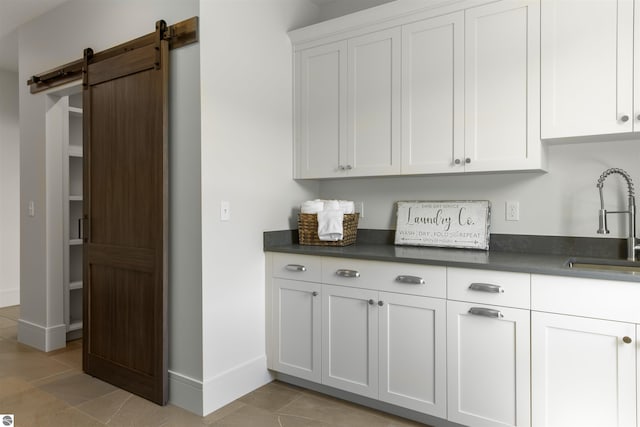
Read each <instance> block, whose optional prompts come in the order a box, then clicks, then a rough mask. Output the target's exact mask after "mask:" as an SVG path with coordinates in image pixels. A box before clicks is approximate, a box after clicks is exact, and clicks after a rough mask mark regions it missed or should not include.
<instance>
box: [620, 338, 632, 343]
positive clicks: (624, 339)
mask: <svg viewBox="0 0 640 427" xmlns="http://www.w3.org/2000/svg"><path fill="white" fill-rule="evenodd" d="M622 341H623V342H624V343H625V344H631V338H630V337H624V338H622Z"/></svg>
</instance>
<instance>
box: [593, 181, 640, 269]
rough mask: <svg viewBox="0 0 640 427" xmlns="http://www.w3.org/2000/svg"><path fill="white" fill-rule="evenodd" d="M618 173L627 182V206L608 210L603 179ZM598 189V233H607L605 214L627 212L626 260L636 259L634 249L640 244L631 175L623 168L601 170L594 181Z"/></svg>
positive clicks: (639, 247) (639, 246)
mask: <svg viewBox="0 0 640 427" xmlns="http://www.w3.org/2000/svg"><path fill="white" fill-rule="evenodd" d="M613 174H618V175H621V176H622V177H623V178H624V179H625V181H626V182H627V191H628V193H629V194H628V208H627V210H626V211H610V212H608V211H607V210H606V209H605V208H604V196H603V189H604V181H605V179H607V177H608V176H610V175H613ZM596 187H598V191H599V192H600V210H599V211H598V230H597V233H598V234H609V229H608V228H607V215H608V214H614V213H615V214H627V215H628V216H629V230H628V231H629V233H628V236H627V260H629V261H636V250H638V249H640V245H637V244H636V198H635V190H634V186H633V181H632V179H631V176H630V175H629V174H628V173H627V171H625V170H624V169H620V168H610V169H607V170H605V171H604V172H602V175H600V178H598V182H597V183H596Z"/></svg>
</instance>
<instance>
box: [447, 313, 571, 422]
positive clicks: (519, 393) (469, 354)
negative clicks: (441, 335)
mask: <svg viewBox="0 0 640 427" xmlns="http://www.w3.org/2000/svg"><path fill="white" fill-rule="evenodd" d="M472 309H473V311H474V312H476V313H478V314H472V313H471V312H470V311H471V310H472ZM486 310H493V311H486ZM498 313H500V314H501V315H502V316H503V317H499V315H498ZM490 316H498V317H490ZM529 325H530V321H529V311H528V310H522V309H514V308H504V307H496V306H487V305H477V304H469V303H463V302H455V301H448V302H447V371H448V405H449V408H448V419H449V420H450V421H454V422H457V423H460V424H464V425H471V426H475V427H484V426H528V425H530V418H531V417H530V393H529V387H530V353H529V349H530V346H529V337H530V330H529ZM568 425H570V424H566V426H568Z"/></svg>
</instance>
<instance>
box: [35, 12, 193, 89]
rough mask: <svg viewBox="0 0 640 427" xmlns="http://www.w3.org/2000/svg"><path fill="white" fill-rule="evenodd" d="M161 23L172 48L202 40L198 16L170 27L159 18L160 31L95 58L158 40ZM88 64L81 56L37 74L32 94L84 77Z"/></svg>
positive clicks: (102, 57)
mask: <svg viewBox="0 0 640 427" xmlns="http://www.w3.org/2000/svg"><path fill="white" fill-rule="evenodd" d="M158 25H160V28H161V29H162V33H161V34H162V38H163V39H164V40H168V41H169V50H173V49H178V48H180V47H183V46H187V45H189V44H192V43H197V42H198V17H197V16H194V17H192V18H189V19H186V20H184V21H181V22H178V23H176V24H173V25H170V26H167V25H166V24H165V23H164V21H158V23H156V31H154V32H152V33H149V34H147V35H144V36H142V37H138V38H137V39H134V40H131V41H128V42H126V43H123V44H121V45H118V46H115V47H112V48H110V49H107V50H104V51H102V52H98V53H94V54H93V55H92V57H93V58H95V59H106V58H110V57H113V56H117V55H119V54H121V53H123V52H126V51H129V50H132V49H136V48H138V47H140V46H145V45H148V44H153V43H157V39H158ZM84 66H85V58H81V59H78V60H75V61H73V62H69V63H67V64H64V65H61V66H59V67H57V68H54V69H52V70H49V71H45V72H42V73H39V74H36V75H34V76H32V77H31V78H30V79H29V80H28V81H27V85H28V86H29V87H30V91H31V93H32V94H33V93H38V92H43V91H45V90H48V89H51V88H54V87H58V86H62V85H64V84H67V83H69V82H72V81H75V80H80V79H82V72H83V69H84Z"/></svg>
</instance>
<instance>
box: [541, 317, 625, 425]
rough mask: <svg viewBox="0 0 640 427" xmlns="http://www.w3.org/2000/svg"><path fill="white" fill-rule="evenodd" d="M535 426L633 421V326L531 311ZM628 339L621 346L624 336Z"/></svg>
mask: <svg viewBox="0 0 640 427" xmlns="http://www.w3.org/2000/svg"><path fill="white" fill-rule="evenodd" d="M531 317H532V349H533V352H532V364H533V365H532V367H533V371H532V372H533V376H532V397H533V403H532V405H533V424H534V425H535V426H568V425H576V426H578V425H579V426H594V427H595V426H612V427H613V426H633V425H635V424H636V397H635V396H636V394H635V393H636V384H635V378H636V374H635V370H636V366H635V363H636V335H635V332H636V331H635V325H633V324H629V323H622V322H612V321H606V320H597V319H588V318H584V317H573V316H566V315H557V314H548V313H539V312H533V313H532V316H531ZM625 336H628V337H630V338H631V339H632V342H631V343H629V344H626V343H624V342H623V340H622V339H623V337H625Z"/></svg>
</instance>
